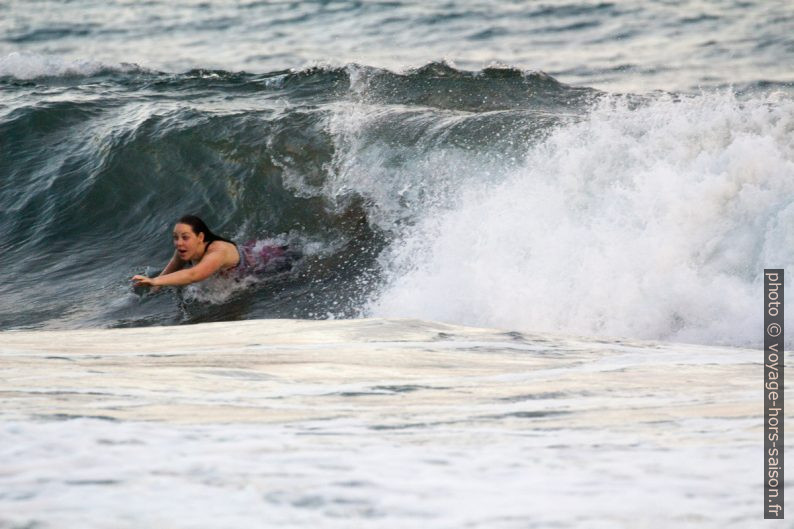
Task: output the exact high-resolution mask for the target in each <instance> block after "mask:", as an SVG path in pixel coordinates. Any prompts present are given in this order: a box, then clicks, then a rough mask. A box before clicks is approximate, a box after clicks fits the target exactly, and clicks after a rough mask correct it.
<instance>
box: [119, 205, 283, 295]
mask: <svg viewBox="0 0 794 529" xmlns="http://www.w3.org/2000/svg"><path fill="white" fill-rule="evenodd" d="M173 237H174V247H175V250H174V255H173V257H171V261H169V263H168V265H167V266H166V267H165V269H164V270H163V271H162V272H161V273H160V275H159V276H157V277H154V278H151V277H146V276H142V275H136V276H133V278H132V281H133V282H134V284H135V286H136V287H137V286H148V287H162V286H181V285H189V284H191V283H196V282H197V281H203V280H204V279H207V278H208V277H210V276H211V275H212V274H214V273H216V272H221V273H224V272H232V271H234V272H238V273H239V274H241V275H242V274H245V273H248V272H259V271H263V270H264V271H266V272H271V271H277V272H282V271H285V270H289V269H290V268H292V261H293V260H294V259H295V258H296V257H297V254H296V253H295V252H287V251H286V250H287V249H288V247H287V246H274V245H262V244H256V245H246V246H245V247H239V246H237V244H236V243H234V242H232V241H230V240H229V239H226V238H224V237H221V236H220V235H216V234H215V233H213V232H212V231H211V230H210V229H209V228H208V227H207V225H206V224H205V223H204V221H203V220H201V219H200V218H198V217H196V216H195V215H185V216H184V217H182V218H180V219H179V220H178V221H177V223H176V225H175V226H174V235H173ZM254 250H257V251H254ZM189 264H190V265H192V266H190V267H189V268H185V267H186V266H188V265H189Z"/></svg>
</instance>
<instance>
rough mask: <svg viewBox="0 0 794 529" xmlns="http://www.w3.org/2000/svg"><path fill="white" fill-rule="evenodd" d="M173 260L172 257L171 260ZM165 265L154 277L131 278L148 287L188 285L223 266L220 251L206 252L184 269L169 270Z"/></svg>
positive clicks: (137, 283) (136, 283)
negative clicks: (193, 263)
mask: <svg viewBox="0 0 794 529" xmlns="http://www.w3.org/2000/svg"><path fill="white" fill-rule="evenodd" d="M171 261H172V262H173V259H172V260H171ZM170 266H171V263H168V266H166V267H165V270H163V273H162V274H160V275H159V276H157V277H155V278H151V277H146V276H141V275H137V276H134V277H133V278H132V280H133V281H134V282H135V286H136V287H137V286H150V287H164V286H181V285H189V284H191V283H195V282H197V281H203V280H204V279H207V278H208V277H209V276H211V275H212V274H214V273H215V272H217V271H218V270H220V268H221V267H222V266H223V254H222V252H220V251H210V252H208V253H207V254H206V255H205V256H204V257H203V258H202V259H201V261H199V263H198V264H197V265H196V266H194V267H192V268H188V269H186V270H177V271H175V272H169V273H166V272H168V271H169V267H170Z"/></svg>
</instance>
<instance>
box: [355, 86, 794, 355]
mask: <svg viewBox="0 0 794 529" xmlns="http://www.w3.org/2000/svg"><path fill="white" fill-rule="evenodd" d="M793 131H794V101H792V100H791V99H790V98H787V97H785V96H783V97H780V96H770V97H767V98H758V99H753V100H749V101H743V102H742V101H739V100H737V98H736V97H735V96H734V95H732V94H731V93H722V94H701V95H699V96H693V97H688V98H682V99H680V100H675V99H673V98H670V97H659V98H658V99H657V100H655V101H653V102H651V103H649V104H647V105H644V106H642V107H641V108H638V109H631V108H630V107H629V105H628V104H627V103H626V101H624V100H622V99H620V98H611V99H607V100H605V101H603V102H602V103H601V104H600V106H598V107H597V108H595V109H594V110H593V111H592V113H591V114H590V115H589V116H588V118H587V119H586V120H584V121H582V122H579V123H576V124H570V125H567V126H564V127H560V128H559V129H558V130H557V131H555V132H554V133H553V134H552V135H551V136H550V137H549V138H548V139H547V141H545V142H543V143H542V144H540V145H537V146H532V147H530V148H529V152H528V155H527V158H526V163H525V164H524V165H523V167H520V168H519V169H514V168H510V167H506V168H503V171H504V174H503V178H502V181H501V182H497V183H490V184H477V183H474V182H469V183H468V184H467V185H465V186H463V188H462V191H461V192H460V194H459V196H458V198H459V200H458V201H457V204H456V205H454V206H452V207H449V208H445V209H441V210H431V211H424V212H422V213H421V214H419V215H418V217H419V219H418V222H417V223H416V225H415V226H414V227H413V228H412V229H410V230H408V231H407V232H406V234H405V235H404V236H403V237H401V238H400V240H399V241H397V242H396V243H395V244H394V245H392V247H391V248H389V249H388V251H387V252H386V253H384V255H382V257H381V258H382V262H383V265H384V267H385V268H386V269H387V270H388V274H389V284H388V287H387V288H385V289H384V290H383V291H382V292H381V293H380V294H379V296H378V297H377V299H375V300H374V301H373V302H372V304H371V305H370V307H368V311H367V312H368V313H369V314H372V315H378V316H403V315H410V316H412V317H420V318H428V319H436V320H443V321H450V322H456V323H465V324H472V325H487V326H496V327H502V328H519V329H535V330H548V331H563V332H574V333H583V334H589V335H622V336H631V337H640V338H651V339H664V340H676V341H688V342H699V343H721V344H735V345H757V344H759V343H760V337H761V336H762V334H761V332H762V331H761V329H762V316H763V315H762V310H761V303H762V279H763V269H764V268H765V267H766V268H788V269H792V268H793V265H794V230H792V229H791V226H792V225H794V200H792V197H794V144H793V143H792V142H791V135H792V132H793ZM420 163H421V160H420V161H419V162H417V165H419V164H420ZM420 169H421V166H420ZM495 170H497V171H498V170H499V168H498V167H497V168H495ZM492 182H493V179H492ZM450 203H451V204H455V201H450ZM787 343H789V344H790V343H792V342H791V341H789V342H787Z"/></svg>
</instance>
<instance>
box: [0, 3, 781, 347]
mask: <svg viewBox="0 0 794 529" xmlns="http://www.w3.org/2000/svg"><path fill="white" fill-rule="evenodd" d="M792 21H794V10H792V8H790V7H789V6H788V4H785V3H774V2H772V3H765V4H763V5H756V4H750V3H741V2H734V3H695V2H651V3H646V2H641V3H640V2H637V3H632V2H627V3H619V4H618V3H609V2H600V3H599V2H595V3H591V2H578V3H576V2H574V3H570V2H551V3H547V4H542V5H541V4H537V5H535V4H532V5H525V4H524V3H512V2H500V3H487V2H474V1H472V2H459V3H449V4H444V5H441V4H433V5H425V4H418V3H409V2H372V3H360V2H306V3H279V2H249V3H245V2H243V3H238V4H234V5H232V4H227V3H212V2H209V3H194V2H181V3H161V2H157V1H153V2H148V3H146V5H145V6H143V5H141V4H138V3H124V2H121V3H115V4H113V5H104V4H94V3H91V2H87V1H79V2H70V3H59V2H43V3H40V4H35V5H34V4H33V3H28V2H10V3H6V4H3V5H2V6H0V32H1V33H0V234H2V237H0V270H2V274H0V329H14V328H30V327H33V328H63V327H67V328H70V327H94V326H101V327H105V326H136V325H160V324H169V323H183V322H198V321H215V320H229V319H248V318H329V317H354V316H366V315H377V316H409V317H422V318H428V319H438V320H444V321H450V322H457V323H467V324H473V325H487V326H496V327H503V328H508V327H509V328H516V329H524V330H555V331H563V332H577V333H582V334H611V335H624V336H632V337H641V338H657V339H676V340H683V341H695V342H706V343H731V344H749V343H755V341H757V338H756V334H757V333H756V331H755V329H756V327H757V325H759V324H760V316H761V313H760V312H759V311H758V310H756V308H755V307H756V305H754V303H755V301H754V300H755V299H756V297H757V292H758V289H759V288H760V281H761V278H762V271H763V268H764V267H781V268H784V267H786V266H787V265H789V264H792V263H794V249H792V248H794V244H789V243H791V242H792V241H791V236H790V235H789V234H790V233H792V232H791V230H790V226H791V223H792V222H794V205H793V204H794V203H792V200H791V199H790V197H791V196H794V195H792V192H794V172H792V171H793V170H792V167H794V146H793V144H792V141H791V137H792V132H794V98H793V97H792V93H794V91H793V90H792V85H791V81H792V80H794V77H792V73H791V70H790V68H788V67H787V65H788V64H790V63H791V59H792V58H794V41H792V37H791V35H792V34H794V33H792V32H791V31H790V29H791V23H792ZM544 72H545V73H544ZM184 213H194V214H198V215H200V216H202V217H203V218H205V220H206V221H207V222H208V223H209V224H210V226H212V227H213V229H214V230H216V231H217V232H219V233H221V234H223V235H225V236H227V237H230V238H233V239H235V240H238V241H251V240H256V241H262V242H275V243H279V244H289V245H291V246H294V247H296V248H298V249H300V250H301V251H302V252H303V254H304V258H303V259H302V260H301V261H300V262H298V263H297V264H296V267H295V268H294V269H293V270H292V271H291V272H289V273H284V274H276V275H272V276H267V277H258V278H253V279H250V280H247V281H244V282H243V283H233V282H224V281H221V280H213V281H209V282H207V283H205V284H204V285H202V286H200V287H190V288H187V289H183V290H169V289H166V290H164V291H162V292H161V293H159V294H157V295H142V292H136V291H133V289H131V287H130V285H129V278H130V277H131V276H132V275H133V274H136V273H148V274H155V273H157V272H158V270H159V269H160V268H161V267H162V266H164V264H165V263H166V262H167V260H168V258H169V256H170V253H171V251H172V250H171V246H170V231H171V228H172V225H173V222H174V220H175V219H176V218H178V217H179V216H181V215H182V214H184ZM626 285H629V287H627V286H626ZM703 292H720V293H721V296H720V297H719V299H718V300H717V301H716V302H715V301H714V299H712V297H713V296H712V295H711V294H707V295H705V296H704V295H701V294H702V293H703ZM638 307H642V309H640V310H638Z"/></svg>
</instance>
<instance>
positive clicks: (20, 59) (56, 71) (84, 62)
mask: <svg viewBox="0 0 794 529" xmlns="http://www.w3.org/2000/svg"><path fill="white" fill-rule="evenodd" d="M137 68H138V67H137V66H135V65H132V64H115V65H109V64H104V63H102V62H99V61H95V60H92V59H64V58H60V57H56V56H48V55H41V54H37V53H18V52H13V53H9V54H8V55H6V56H5V57H0V77H14V78H17V79H22V80H28V79H37V78H40V77H65V76H90V75H95V74H97V73H99V72H101V71H105V70H117V71H121V72H125V71H131V70H134V69H137Z"/></svg>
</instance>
